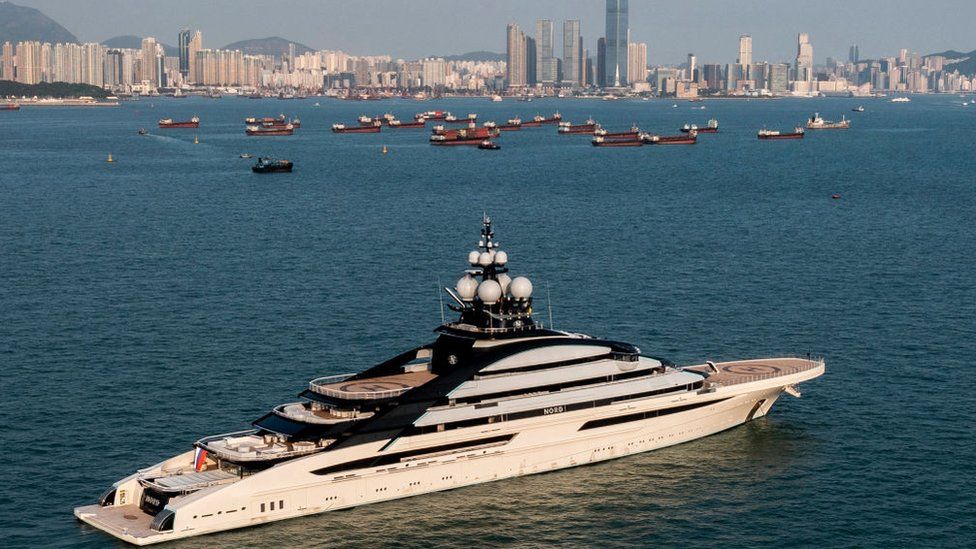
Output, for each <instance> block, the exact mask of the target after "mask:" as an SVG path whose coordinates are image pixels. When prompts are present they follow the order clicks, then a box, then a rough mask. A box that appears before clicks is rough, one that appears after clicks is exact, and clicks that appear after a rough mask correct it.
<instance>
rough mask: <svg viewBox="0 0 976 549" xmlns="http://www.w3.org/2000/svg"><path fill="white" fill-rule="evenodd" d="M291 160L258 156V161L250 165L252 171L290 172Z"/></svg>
mask: <svg viewBox="0 0 976 549" xmlns="http://www.w3.org/2000/svg"><path fill="white" fill-rule="evenodd" d="M291 168H292V164H291V160H275V159H273V158H264V157H262V158H258V163H257V164H255V165H253V166H251V171H252V172H254V173H285V172H287V173H291Z"/></svg>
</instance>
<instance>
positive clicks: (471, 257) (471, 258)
mask: <svg viewBox="0 0 976 549" xmlns="http://www.w3.org/2000/svg"><path fill="white" fill-rule="evenodd" d="M480 256H481V254H479V253H478V250H475V251H473V252H468V263H470V264H472V265H477V264H478V258H479V257H480Z"/></svg>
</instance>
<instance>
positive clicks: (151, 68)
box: [139, 36, 160, 86]
mask: <svg viewBox="0 0 976 549" xmlns="http://www.w3.org/2000/svg"><path fill="white" fill-rule="evenodd" d="M158 50H159V47H158V44H157V43H156V39H155V38H153V37H151V36H150V37H147V38H143V39H142V64H141V66H142V75H141V76H140V78H139V79H140V80H145V81H147V82H149V83H150V84H151V85H153V86H158V85H159V76H160V75H159V72H160V71H159V51H158Z"/></svg>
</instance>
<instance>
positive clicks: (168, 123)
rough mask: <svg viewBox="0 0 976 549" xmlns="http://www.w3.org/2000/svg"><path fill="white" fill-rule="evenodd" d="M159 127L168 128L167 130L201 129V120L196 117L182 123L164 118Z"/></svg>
mask: <svg viewBox="0 0 976 549" xmlns="http://www.w3.org/2000/svg"><path fill="white" fill-rule="evenodd" d="M159 127H160V128H167V129H172V128H199V127H200V118H198V117H196V116H194V117H193V118H191V119H189V120H184V121H180V122H177V121H175V120H173V119H172V118H163V119H162V120H160V121H159Z"/></svg>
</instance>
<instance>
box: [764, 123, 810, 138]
mask: <svg viewBox="0 0 976 549" xmlns="http://www.w3.org/2000/svg"><path fill="white" fill-rule="evenodd" d="M804 134H805V132H804V131H803V128H801V127H799V126H797V127H796V128H793V131H792V132H781V131H779V130H767V129H766V128H763V129H761V130H759V132H758V133H757V134H756V136H757V137H758V138H759V139H770V140H772V139H803V136H804Z"/></svg>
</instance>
